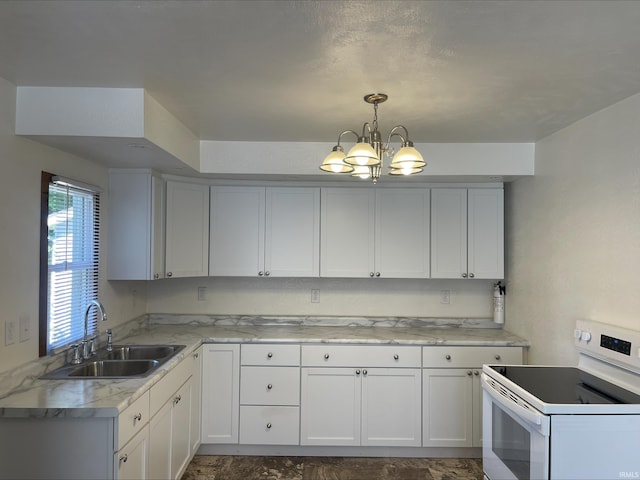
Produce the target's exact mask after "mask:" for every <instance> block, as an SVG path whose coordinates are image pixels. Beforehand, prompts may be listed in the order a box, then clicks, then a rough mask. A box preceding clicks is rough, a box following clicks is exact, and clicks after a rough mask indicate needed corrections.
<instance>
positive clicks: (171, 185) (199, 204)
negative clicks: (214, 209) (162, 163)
mask: <svg viewBox="0 0 640 480" xmlns="http://www.w3.org/2000/svg"><path fill="white" fill-rule="evenodd" d="M165 258H166V262H165V268H166V271H167V273H166V275H167V277H174V278H175V277H202V276H206V275H207V274H208V271H209V187H208V186H207V185H201V184H196V183H187V182H177V181H168V182H167V215H166V257H165Z"/></svg>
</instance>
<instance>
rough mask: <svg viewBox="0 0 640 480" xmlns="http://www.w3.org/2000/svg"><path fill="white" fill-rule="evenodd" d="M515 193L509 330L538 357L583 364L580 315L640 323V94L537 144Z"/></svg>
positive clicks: (509, 195) (509, 193)
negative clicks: (577, 340) (530, 173)
mask: <svg viewBox="0 0 640 480" xmlns="http://www.w3.org/2000/svg"><path fill="white" fill-rule="evenodd" d="M505 198H506V200H505V205H506V232H507V233H506V235H507V238H506V245H507V260H506V265H507V272H506V273H507V279H508V282H507V296H506V316H507V323H506V327H505V328H507V329H508V330H510V331H513V332H514V333H517V334H520V335H522V336H524V337H525V338H527V339H529V340H530V341H531V343H532V348H531V350H530V356H529V360H530V362H531V363H540V364H548V363H567V364H572V363H575V362H576V360H577V355H576V353H575V350H574V348H573V328H574V327H573V326H574V322H575V320H576V319H577V318H585V319H591V320H596V321H600V322H604V323H609V324H612V325H617V326H621V327H625V328H632V329H636V330H640V95H636V96H633V97H630V98H628V99H626V100H624V101H622V102H620V103H617V104H615V105H612V106H610V107H608V108H606V109H604V110H602V111H600V112H597V113H595V114H593V115H591V116H589V117H587V118H585V119H582V120H580V121H578V122H576V123H575V124H573V125H571V126H569V127H567V128H565V129H563V130H561V131H559V132H557V133H556V134H554V135H551V136H549V137H547V138H545V139H543V140H542V141H540V142H539V143H537V144H536V172H535V177H532V178H527V179H521V180H518V181H516V182H514V183H512V184H510V185H508V186H507V188H506V197H505Z"/></svg>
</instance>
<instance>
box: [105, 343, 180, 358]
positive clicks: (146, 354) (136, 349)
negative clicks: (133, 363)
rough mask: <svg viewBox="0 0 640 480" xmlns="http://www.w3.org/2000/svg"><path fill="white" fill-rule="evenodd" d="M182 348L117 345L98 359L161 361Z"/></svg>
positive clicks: (172, 346) (177, 346)
mask: <svg viewBox="0 0 640 480" xmlns="http://www.w3.org/2000/svg"><path fill="white" fill-rule="evenodd" d="M183 348H184V345H117V346H114V347H113V350H112V351H111V352H103V353H102V354H101V355H100V357H101V358H104V359H105V360H161V359H164V358H167V357H170V356H171V355H174V354H176V353H178V352H179V351H180V350H182V349H183Z"/></svg>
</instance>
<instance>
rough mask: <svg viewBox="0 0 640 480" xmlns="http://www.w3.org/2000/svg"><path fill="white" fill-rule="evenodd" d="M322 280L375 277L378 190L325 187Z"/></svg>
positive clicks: (321, 247)
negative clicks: (328, 278)
mask: <svg viewBox="0 0 640 480" xmlns="http://www.w3.org/2000/svg"><path fill="white" fill-rule="evenodd" d="M321 196H322V210H321V223H320V224H321V229H320V232H321V233H320V235H321V237H320V238H321V240H320V252H321V255H320V258H321V263H320V276H321V277H369V276H372V275H373V274H374V270H375V268H374V234H375V190H371V189H368V188H338V187H336V188H323V189H322V193H321Z"/></svg>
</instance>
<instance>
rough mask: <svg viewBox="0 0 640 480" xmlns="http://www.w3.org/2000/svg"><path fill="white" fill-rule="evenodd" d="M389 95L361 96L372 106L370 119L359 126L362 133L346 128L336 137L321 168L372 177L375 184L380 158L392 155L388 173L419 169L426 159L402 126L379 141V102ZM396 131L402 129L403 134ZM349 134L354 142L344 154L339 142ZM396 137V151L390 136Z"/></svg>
mask: <svg viewBox="0 0 640 480" xmlns="http://www.w3.org/2000/svg"><path fill="white" fill-rule="evenodd" d="M387 98H388V96H387V95H386V94H384V93H371V94H369V95H366V96H365V97H364V101H365V102H367V103H370V104H372V105H373V122H372V123H369V122H366V123H365V124H364V125H363V126H362V135H358V133H357V132H354V131H353V130H345V131H344V132H342V133H341V134H340V135H339V136H338V144H337V145H336V146H335V147H333V149H332V150H331V153H330V154H329V155H327V157H326V158H325V159H324V161H323V162H322V164H321V165H320V170H322V171H325V172H329V173H350V174H351V175H352V176H354V177H360V178H362V179H368V178H371V180H372V181H373V183H377V182H378V179H379V178H380V174H381V173H382V168H383V166H384V165H383V157H384V156H385V155H386V156H387V157H389V158H392V160H391V163H390V164H389V175H413V174H414V173H420V172H422V167H424V166H425V165H426V162H425V161H424V160H423V159H422V155H420V152H418V150H416V149H415V148H413V142H411V141H410V140H409V132H408V131H407V129H406V127H404V126H403V125H396V126H395V127H393V128H392V129H391V131H390V132H389V135H388V137H387V142H386V143H383V142H382V135H381V134H380V131H379V130H378V105H379V104H381V103H382V102H384V101H386V100H387ZM398 131H403V133H404V136H403V135H402V134H401V133H398ZM348 133H352V134H353V135H355V136H356V138H357V142H356V144H355V145H354V146H353V148H351V150H349V153H348V154H347V155H345V153H344V148H343V147H342V145H340V141H341V140H342V136H343V135H346V134H348ZM392 137H399V139H400V144H401V147H400V150H398V153H395V152H394V150H393V147H392V146H391V138H392Z"/></svg>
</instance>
